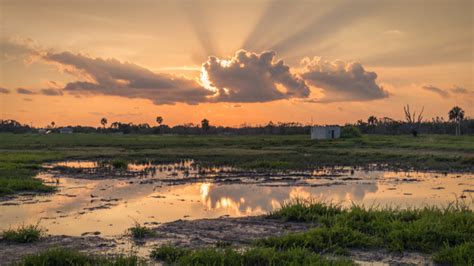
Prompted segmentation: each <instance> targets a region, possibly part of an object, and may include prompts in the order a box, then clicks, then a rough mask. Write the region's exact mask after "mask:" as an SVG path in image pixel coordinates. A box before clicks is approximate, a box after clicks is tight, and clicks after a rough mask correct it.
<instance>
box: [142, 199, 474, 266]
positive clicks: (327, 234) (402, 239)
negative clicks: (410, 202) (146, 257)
mask: <svg viewBox="0 0 474 266" xmlns="http://www.w3.org/2000/svg"><path fill="white" fill-rule="evenodd" d="M268 218H276V219H283V220H284V221H293V222H308V223H314V225H315V227H314V228H313V229H310V230H308V231H305V232H300V233H291V234H284V235H282V236H276V237H269V238H264V239H258V240H255V241H254V243H253V244H252V245H251V246H249V247H247V248H244V249H242V248H241V249H235V248H232V246H228V245H222V246H221V245H216V247H209V248H200V249H187V248H179V247H175V246H170V245H162V246H159V247H156V248H154V249H153V251H152V253H151V257H152V258H154V259H155V260H159V261H164V262H165V263H167V264H172V265H353V262H351V261H348V260H345V259H341V257H342V258H344V257H345V256H347V255H350V251H351V250H352V249H365V250H373V251H374V252H379V250H380V248H384V249H386V250H387V251H389V252H405V251H417V252H422V253H426V254H431V255H432V258H433V260H434V261H435V262H437V263H441V264H444V265H472V262H473V261H474V212H473V211H472V210H470V209H469V208H468V206H467V203H465V202H455V203H452V204H449V205H448V206H446V207H443V208H441V207H424V208H418V209H398V208H389V207H386V208H380V207H378V208H375V207H372V208H365V207H363V206H357V205H353V206H352V207H348V208H345V207H342V206H340V205H337V204H331V203H323V202H317V201H311V200H301V199H296V200H293V201H289V202H286V203H284V204H282V207H281V208H280V209H278V210H276V211H274V212H272V213H270V214H269V215H268ZM326 256H329V258H332V259H328V257H326ZM334 258H337V259H334Z"/></svg>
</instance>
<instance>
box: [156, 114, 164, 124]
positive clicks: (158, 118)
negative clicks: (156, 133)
mask: <svg viewBox="0 0 474 266" xmlns="http://www.w3.org/2000/svg"><path fill="white" fill-rule="evenodd" d="M156 123H158V125H160V126H161V124H162V123H163V117H161V116H157V117H156Z"/></svg>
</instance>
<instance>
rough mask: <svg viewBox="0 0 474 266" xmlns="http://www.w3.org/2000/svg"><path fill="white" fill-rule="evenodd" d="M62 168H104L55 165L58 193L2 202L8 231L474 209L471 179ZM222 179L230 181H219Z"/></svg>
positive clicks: (107, 229) (50, 178)
mask: <svg viewBox="0 0 474 266" xmlns="http://www.w3.org/2000/svg"><path fill="white" fill-rule="evenodd" d="M58 166H61V167H68V168H84V169H85V170H87V169H89V170H90V169H96V168H97V167H98V164H97V163H95V162H67V163H66V162H62V163H57V164H52V165H47V166H46V167H47V168H50V170H47V171H45V172H44V173H41V174H40V175H39V176H38V177H39V178H42V179H44V180H46V181H47V182H50V183H51V184H54V185H57V186H58V192H57V193H54V194H51V195H43V196H34V195H22V196H19V197H16V198H14V199H10V200H5V201H1V202H0V230H1V229H7V228H9V227H10V226H13V225H17V224H20V223H37V222H39V223H40V225H41V226H42V227H44V228H46V229H47V230H48V233H50V234H65V235H81V234H83V233H87V232H100V233H101V235H102V236H116V235H120V234H123V233H124V232H125V231H126V229H127V228H129V227H130V226H132V225H133V224H134V222H135V221H138V222H140V223H145V224H147V225H157V224H159V223H163V222H169V221H174V220H177V219H199V218H216V217H220V216H224V215H229V216H233V217H238V216H246V215H259V214H264V213H266V212H268V211H271V210H273V209H274V208H278V206H279V203H280V202H282V201H285V200H288V199H291V198H296V197H303V198H310V197H311V198H318V199H321V200H325V201H333V202H338V203H342V204H345V205H349V204H351V202H356V203H363V204H365V205H367V206H369V205H381V206H384V205H392V206H400V207H407V206H424V205H427V204H429V205H432V204H436V205H446V204H448V203H449V202H451V201H454V200H456V199H460V198H465V199H466V202H468V203H469V204H471V207H474V206H472V202H473V200H472V198H473V196H474V193H473V192H474V175H473V174H465V173H463V174H439V173H429V172H421V173H420V172H391V171H364V170H355V171H352V172H351V171H350V170H348V169H337V170H335V169H322V170H320V171H316V172H313V173H304V172H298V173H287V174H282V173H279V174H275V175H270V174H265V175H258V174H256V173H250V172H238V171H237V170H235V169H231V168H211V169H199V168H196V167H193V165H192V162H182V163H180V164H165V165H151V164H146V165H129V169H128V170H129V171H127V172H126V173H127V174H125V172H123V173H124V175H123V176H122V175H120V174H118V175H117V173H114V175H113V177H114V178H93V179H88V178H84V177H87V176H88V174H89V173H91V176H93V175H94V173H92V172H87V171H86V172H81V173H79V174H78V173H76V172H74V173H70V172H67V171H66V172H64V171H62V172H61V171H59V172H58V171H57V170H54V168H55V167H58ZM107 173H108V172H105V174H101V175H100V176H104V175H107ZM130 173H132V174H130ZM222 176H224V177H226V178H224V179H223V178H220V179H219V177H222ZM117 177H118V178H117ZM227 177H232V178H231V179H229V178H227ZM170 180H171V181H170ZM179 180H183V182H180V181H179ZM213 180H215V182H214V181H213ZM165 181H166V182H165Z"/></svg>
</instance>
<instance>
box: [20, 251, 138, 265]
mask: <svg viewBox="0 0 474 266" xmlns="http://www.w3.org/2000/svg"><path fill="white" fill-rule="evenodd" d="M17 265H21V266H36V265H68V266H69V265H71V266H72V265H74V266H90V265H105V266H136V265H146V264H145V262H144V261H143V260H142V259H140V258H139V257H137V256H136V255H129V256H126V255H110V256H98V255H91V254H84V253H81V252H79V251H77V250H72V249H66V248H54V249H49V250H46V251H43V252H40V253H37V254H33V255H27V256H25V257H23V258H22V259H21V260H20V261H19V262H18V263H17Z"/></svg>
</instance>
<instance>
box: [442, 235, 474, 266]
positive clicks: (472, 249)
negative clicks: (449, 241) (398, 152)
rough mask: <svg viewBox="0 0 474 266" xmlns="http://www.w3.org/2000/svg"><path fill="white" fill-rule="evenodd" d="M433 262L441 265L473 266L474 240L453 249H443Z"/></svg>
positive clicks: (447, 247)
mask: <svg viewBox="0 0 474 266" xmlns="http://www.w3.org/2000/svg"><path fill="white" fill-rule="evenodd" d="M433 260H434V261H435V262H437V263H441V264H451V265H474V240H472V241H470V242H466V243H463V244H461V245H457V246H454V247H449V246H446V247H443V248H442V249H441V250H440V251H438V252H437V253H436V254H435V255H434V256H433Z"/></svg>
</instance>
